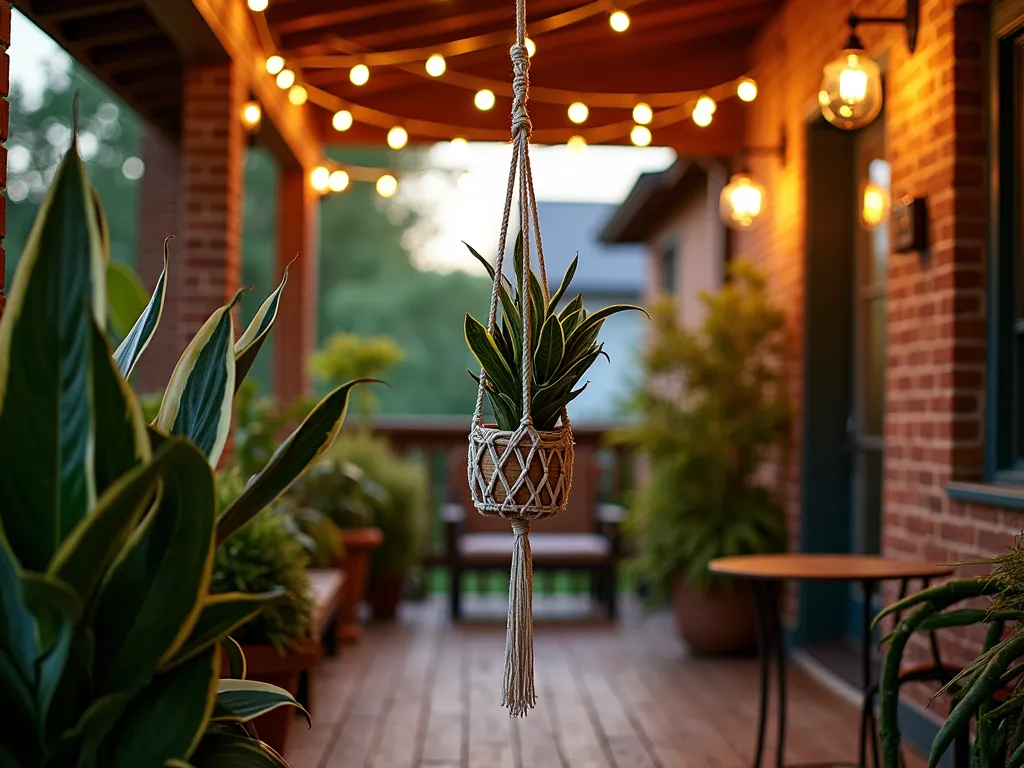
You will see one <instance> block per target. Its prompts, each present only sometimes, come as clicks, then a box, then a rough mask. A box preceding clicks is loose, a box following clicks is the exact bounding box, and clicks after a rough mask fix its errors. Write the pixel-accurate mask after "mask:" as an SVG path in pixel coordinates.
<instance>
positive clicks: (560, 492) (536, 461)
mask: <svg viewBox="0 0 1024 768" xmlns="http://www.w3.org/2000/svg"><path fill="white" fill-rule="evenodd" d="M485 431H487V432H497V431H498V430H497V428H496V427H494V426H493V425H487V427H485ZM564 432H565V428H564V427H559V428H558V429H554V430H551V431H546V432H539V433H538V434H539V436H540V445H539V446H538V448H537V451H536V452H535V453H534V454H533V458H532V459H530V463H529V465H528V467H527V470H526V473H527V475H528V477H529V478H530V482H531V483H533V485H534V487H537V486H539V485H540V483H541V480H542V479H543V478H544V468H545V464H546V465H547V475H548V477H547V483H546V484H544V485H543V486H541V487H540V488H539V494H538V495H539V497H540V498H539V506H542V507H564V506H565V504H566V502H567V500H568V498H569V487H570V486H571V485H572V462H573V446H572V443H570V444H569V446H568V447H567V448H565V449H563V448H562V447H561V446H560V444H561V441H562V438H563V435H564ZM501 434H506V435H507V434H509V433H507V432H504V433H501ZM510 442H511V441H510V440H509V438H507V437H498V438H496V439H495V440H494V447H495V449H496V450H497V452H498V455H499V456H501V455H502V454H503V453H504V451H505V450H506V449H507V448H508V445H509V443H510ZM516 452H517V453H518V454H519V458H518V460H517V459H516V458H514V457H512V456H509V457H508V458H507V459H506V460H505V461H504V462H503V463H502V465H501V473H502V474H503V475H504V477H505V482H506V483H508V485H509V487H511V486H512V485H514V484H515V483H516V481H518V480H519V476H520V475H521V474H522V473H523V467H522V464H523V463H524V462H525V461H526V457H527V456H528V455H529V452H530V442H529V440H528V439H527V440H524V441H521V442H520V443H519V445H517V446H516ZM478 456H479V458H478V459H477V462H478V465H479V468H480V475H481V476H482V478H483V481H484V486H485V488H486V486H487V485H488V484H489V483H490V481H491V478H492V477H493V476H494V473H495V471H497V467H496V466H495V464H494V461H493V460H492V459H491V455H490V453H489V452H488V451H487V450H481V451H480V453H479V454H478ZM563 475H564V476H565V481H564V483H563V484H562V487H561V488H560V487H559V481H560V480H561V479H562V476H563ZM485 488H481V489H475V488H474V489H472V490H473V492H474V494H473V495H474V501H481V500H482V501H484V502H491V503H497V504H501V503H503V502H504V501H505V499H506V498H508V494H507V493H506V491H505V486H504V485H503V484H502V483H501V482H500V481H499V482H498V483H496V484H495V486H494V490H493V491H492V492H491V493H490V495H489V497H488V498H483V496H484V493H483V491H484V490H485ZM477 495H479V496H481V498H480V499H478V498H476V497H477ZM530 495H531V494H530V489H529V488H528V487H527V486H526V485H525V484H524V485H523V486H521V487H520V488H519V489H518V490H517V491H516V493H515V496H513V497H512V498H513V501H515V503H516V504H520V505H526V504H528V503H529V501H530Z"/></svg>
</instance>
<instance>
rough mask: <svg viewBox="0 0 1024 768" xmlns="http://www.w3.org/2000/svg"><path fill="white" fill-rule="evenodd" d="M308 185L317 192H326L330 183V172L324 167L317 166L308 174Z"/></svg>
mask: <svg viewBox="0 0 1024 768" xmlns="http://www.w3.org/2000/svg"><path fill="white" fill-rule="evenodd" d="M309 183H310V184H311V185H312V186H313V189H315V190H316V191H317V192H326V191H327V187H328V185H329V184H330V183H331V172H330V170H329V169H328V168H327V166H326V165H318V166H317V167H316V168H314V169H313V170H312V172H310V174H309Z"/></svg>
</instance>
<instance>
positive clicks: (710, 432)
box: [617, 262, 789, 653]
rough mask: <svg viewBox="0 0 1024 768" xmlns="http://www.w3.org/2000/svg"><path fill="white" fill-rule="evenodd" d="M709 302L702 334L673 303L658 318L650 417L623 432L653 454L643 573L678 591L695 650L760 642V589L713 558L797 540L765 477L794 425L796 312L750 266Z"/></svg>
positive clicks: (639, 504)
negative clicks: (787, 317)
mask: <svg viewBox="0 0 1024 768" xmlns="http://www.w3.org/2000/svg"><path fill="white" fill-rule="evenodd" d="M702 301H703V303H704V306H705V308H706V312H705V316H704V320H703V322H702V324H701V325H700V326H699V327H697V328H696V329H692V330H691V329H689V328H686V327H684V326H682V325H681V324H680V322H679V317H678V312H677V308H676V307H675V306H674V305H673V304H672V302H671V301H665V302H662V303H661V304H659V305H658V306H657V307H656V308H655V309H654V311H653V313H652V314H653V334H652V338H651V342H650V345H649V347H648V349H647V350H646V353H645V355H644V374H645V375H644V379H643V381H642V383H641V384H640V385H639V390H638V391H637V393H636V396H635V402H634V410H635V414H636V416H637V417H638V418H637V421H636V423H635V425H634V426H632V427H630V428H628V429H626V430H623V431H622V433H621V434H619V435H618V436H617V439H618V440H619V441H621V442H624V443H627V444H631V445H633V446H635V447H637V448H639V449H640V450H641V451H642V452H643V453H644V454H645V455H646V456H647V457H648V459H649V468H648V469H649V471H648V473H647V477H646V478H645V480H644V482H643V483H642V484H641V486H640V488H639V490H638V491H637V493H636V495H635V498H634V499H633V501H632V504H631V509H630V516H629V518H628V519H627V526H626V527H627V532H628V533H630V534H631V535H632V537H633V538H634V539H635V540H636V542H637V544H638V547H639V553H638V555H637V557H636V558H635V560H634V563H633V567H634V570H635V572H636V574H637V575H638V577H639V578H640V579H641V580H643V581H644V582H646V583H647V584H648V585H649V586H650V587H651V588H652V597H653V598H654V599H658V598H660V597H662V596H664V595H666V594H670V595H672V597H673V604H674V608H675V612H676V619H677V623H678V627H679V631H680V634H681V635H682V636H683V639H684V640H685V641H686V642H687V644H688V645H689V646H690V647H691V649H692V650H694V651H695V652H698V653H715V652H739V651H744V650H749V649H750V648H752V647H753V645H754V642H755V639H756V635H755V624H754V618H753V606H752V602H751V596H750V594H749V588H748V587H746V586H745V585H742V584H736V583H731V582H728V581H723V580H720V579H712V577H711V574H709V573H708V570H707V565H708V562H710V561H711V560H713V559H714V558H716V557H722V556H726V555H740V554H757V553H764V552H777V551H781V550H783V549H784V548H785V546H786V528H785V519H784V515H783V510H782V506H781V504H780V502H779V499H778V498H777V496H776V494H775V493H774V491H773V489H772V488H771V487H769V486H768V485H766V484H765V483H764V481H763V480H762V478H761V476H760V474H759V473H760V471H761V470H762V469H763V467H764V465H765V463H766V462H767V461H768V460H770V459H772V458H777V456H776V452H777V450H778V449H779V448H780V447H781V445H782V443H783V441H784V440H785V438H786V436H787V434H788V430H789V409H788V405H787V399H786V394H785V391H784V386H783V384H784V379H783V375H784V374H783V371H782V369H781V363H782V360H783V353H784V347H783V345H784V343H785V340H784V318H783V315H782V313H781V312H780V311H779V310H778V309H776V308H775V307H773V306H772V305H771V303H770V301H769V299H768V295H767V291H766V288H765V280H764V277H763V275H762V274H761V273H760V272H759V271H758V270H757V269H755V268H754V267H753V266H751V265H750V264H748V263H745V262H735V263H734V264H732V265H731V267H730V270H729V280H728V282H727V284H726V285H725V287H724V288H722V289H721V290H720V291H719V292H718V293H716V294H707V293H705V294H704V295H703V296H702Z"/></svg>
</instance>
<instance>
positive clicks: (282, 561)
mask: <svg viewBox="0 0 1024 768" xmlns="http://www.w3.org/2000/svg"><path fill="white" fill-rule="evenodd" d="M295 534H296V526H295V522H294V520H293V519H292V518H291V516H290V515H289V514H288V513H287V512H286V511H284V510H279V509H272V510H269V511H267V512H264V513H263V514H262V515H260V516H259V517H257V518H256V519H254V520H253V521H252V522H251V523H249V525H247V526H245V527H244V528H242V529H241V530H238V531H236V532H235V533H234V534H232V535H231V536H230V537H228V539H227V540H226V541H225V542H224V543H223V544H221V545H220V546H219V547H218V548H217V553H216V555H215V557H214V561H213V579H212V580H211V582H210V592H212V593H214V594H216V593H220V592H244V593H247V594H262V593H266V592H274V591H276V590H278V589H283V590H284V591H285V592H286V593H287V595H288V597H289V599H288V600H284V601H280V602H277V603H275V604H273V605H271V606H268V607H267V608H265V609H264V610H263V611H262V612H261V613H260V614H259V615H258V616H257V617H256V618H255V619H253V620H252V621H251V622H249V623H248V624H246V625H245V626H243V627H242V628H241V629H240V630H239V631H238V632H236V633H235V634H234V635H233V637H234V638H235V639H236V640H237V641H238V642H240V643H243V644H262V643H270V644H271V645H273V646H274V647H275V648H277V649H278V651H281V652H282V653H283V652H284V651H285V649H286V648H287V647H288V646H293V645H295V643H296V641H299V640H302V639H304V638H305V637H307V635H308V632H309V614H310V611H311V610H312V601H311V599H310V591H309V589H310V588H309V575H308V574H307V573H306V568H307V566H308V565H309V554H308V552H307V551H306V548H305V547H304V546H303V544H302V542H301V541H300V540H299V538H298V537H296V535H295Z"/></svg>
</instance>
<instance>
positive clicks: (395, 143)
mask: <svg viewBox="0 0 1024 768" xmlns="http://www.w3.org/2000/svg"><path fill="white" fill-rule="evenodd" d="M408 142H409V132H408V131H406V130H405V128H403V127H402V126H400V125H396V126H395V127H394V128H392V129H391V130H390V131H388V146H389V147H391V148H392V149H401V148H402V147H404V146H405V145H406V144H407V143H408Z"/></svg>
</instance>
